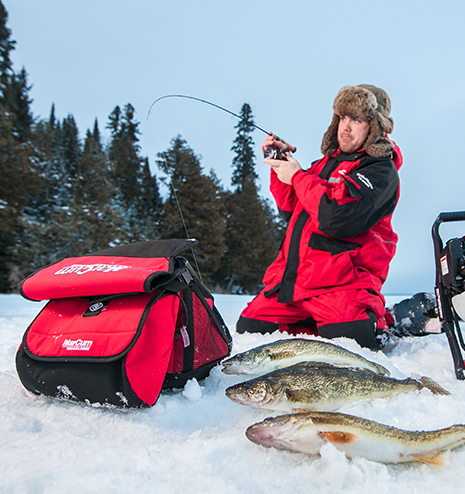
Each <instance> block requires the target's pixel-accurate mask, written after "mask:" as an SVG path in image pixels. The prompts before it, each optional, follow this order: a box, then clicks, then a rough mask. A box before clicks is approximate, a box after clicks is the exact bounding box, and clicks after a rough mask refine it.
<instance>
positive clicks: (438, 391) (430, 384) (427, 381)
mask: <svg viewBox="0 0 465 494" xmlns="http://www.w3.org/2000/svg"><path fill="white" fill-rule="evenodd" d="M420 383H421V384H423V386H424V387H425V388H426V389H429V390H430V391H431V393H433V394H435V395H450V393H449V391H447V390H445V389H444V388H443V387H442V386H440V385H439V384H438V383H437V382H436V381H435V380H434V379H431V378H430V377H425V376H423V377H422V378H420Z"/></svg>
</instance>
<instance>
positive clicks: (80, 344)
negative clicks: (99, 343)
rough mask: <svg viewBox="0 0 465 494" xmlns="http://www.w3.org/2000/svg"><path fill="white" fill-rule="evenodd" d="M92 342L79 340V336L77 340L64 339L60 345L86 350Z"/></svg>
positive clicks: (75, 349) (69, 348) (67, 348)
mask: <svg viewBox="0 0 465 494" xmlns="http://www.w3.org/2000/svg"><path fill="white" fill-rule="evenodd" d="M92 343H93V341H92V340H81V339H80V338H79V339H77V340H70V339H66V340H65V341H64V342H63V344H62V345H61V348H66V350H74V351H81V352H88V351H89V350H90V347H91V346H92Z"/></svg>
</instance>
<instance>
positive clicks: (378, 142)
mask: <svg viewBox="0 0 465 494" xmlns="http://www.w3.org/2000/svg"><path fill="white" fill-rule="evenodd" d="M383 127H384V122H380V121H379V117H378V116H376V117H375V118H373V119H372V120H371V121H370V130H369V131H368V137H367V140H366V141H365V144H364V146H363V147H364V148H365V151H366V152H367V154H369V155H370V156H372V157H373V158H392V153H393V150H394V146H393V144H392V142H391V141H390V140H389V139H388V138H387V137H386V132H385V130H384V128H383Z"/></svg>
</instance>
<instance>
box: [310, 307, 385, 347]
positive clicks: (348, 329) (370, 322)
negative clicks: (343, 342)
mask: <svg viewBox="0 0 465 494" xmlns="http://www.w3.org/2000/svg"><path fill="white" fill-rule="evenodd" d="M366 314H367V316H368V318H367V319H362V320H357V321H348V322H340V323H333V324H324V325H322V326H318V333H319V334H320V336H322V337H323V338H329V339H332V338H342V337H346V338H352V339H353V340H355V341H356V342H357V343H358V344H359V345H360V346H362V347H366V348H369V349H371V350H379V348H380V344H379V341H378V340H377V339H376V321H377V317H376V314H375V313H374V312H373V311H372V310H369V309H368V310H367V311H366Z"/></svg>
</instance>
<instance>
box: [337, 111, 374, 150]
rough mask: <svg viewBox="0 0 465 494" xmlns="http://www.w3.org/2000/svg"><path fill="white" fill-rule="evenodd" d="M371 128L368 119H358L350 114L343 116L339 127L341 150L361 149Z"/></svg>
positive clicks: (338, 134)
mask: <svg viewBox="0 0 465 494" xmlns="http://www.w3.org/2000/svg"><path fill="white" fill-rule="evenodd" d="M369 130H370V124H369V123H368V122H367V121H366V120H358V119H356V118H352V117H349V116H343V117H341V118H340V120H339V126H338V128H337V142H338V143H339V147H340V148H341V151H343V152H344V153H353V152H354V151H357V150H358V149H361V148H362V145H363V143H364V142H365V141H366V139H367V136H368V132H369Z"/></svg>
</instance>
